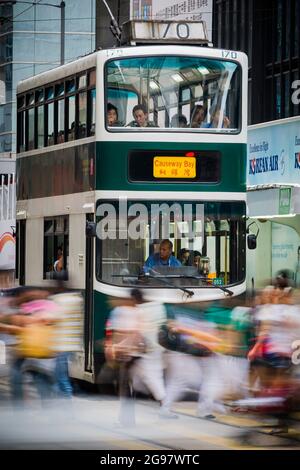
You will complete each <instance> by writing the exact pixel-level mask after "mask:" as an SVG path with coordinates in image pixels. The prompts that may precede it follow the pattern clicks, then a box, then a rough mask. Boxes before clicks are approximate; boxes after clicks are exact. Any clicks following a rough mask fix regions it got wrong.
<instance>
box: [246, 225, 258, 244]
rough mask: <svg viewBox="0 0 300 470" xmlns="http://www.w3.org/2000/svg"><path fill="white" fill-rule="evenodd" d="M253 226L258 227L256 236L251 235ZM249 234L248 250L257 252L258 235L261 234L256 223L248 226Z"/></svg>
mask: <svg viewBox="0 0 300 470" xmlns="http://www.w3.org/2000/svg"><path fill="white" fill-rule="evenodd" d="M251 225H254V226H255V227H256V229H257V232H256V234H254V233H249V231H250V227H251ZM247 233H248V236H247V245H248V248H249V250H255V248H256V246H257V237H258V234H259V227H258V225H257V223H256V222H255V221H253V222H251V224H249V225H248V227H247Z"/></svg>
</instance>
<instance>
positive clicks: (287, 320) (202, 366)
mask: <svg viewBox="0 0 300 470" xmlns="http://www.w3.org/2000/svg"><path fill="white" fill-rule="evenodd" d="M7 293H9V292H6V294H5V295H4V294H3V295H2V296H1V298H0V299H1V304H0V340H1V343H0V345H2V346H3V345H5V348H2V350H1V351H2V352H1V359H2V360H1V361H0V362H1V364H0V373H1V375H2V376H5V375H6V376H8V375H9V385H10V388H9V390H10V397H11V398H12V399H13V400H14V402H15V403H24V401H26V400H28V396H26V390H27V383H28V381H30V383H31V385H33V387H34V388H35V390H36V393H37V395H38V396H40V397H41V398H42V399H48V398H50V397H59V396H60V397H65V398H70V397H71V396H72V384H71V380H70V378H69V366H70V359H71V355H72V354H74V353H82V352H83V327H84V326H83V325H84V320H83V319H84V314H83V299H82V296H81V294H79V293H78V292H73V291H68V290H66V289H64V288H63V287H62V286H58V287H57V288H56V289H54V290H52V291H50V290H47V291H46V290H41V289H32V288H27V289H22V290H17V291H14V295H7ZM109 302H110V314H109V316H108V318H107V322H106V332H105V338H104V340H103V343H102V346H103V352H104V357H105V361H106V362H105V365H104V367H102V369H101V372H100V374H99V377H98V383H99V384H100V388H101V385H103V384H104V383H106V384H107V383H108V382H109V381H110V382H111V383H113V384H114V385H115V388H116V389H117V390H118V391H119V394H120V398H121V399H124V398H126V399H128V398H130V397H133V396H134V394H135V393H136V392H139V393H143V394H147V395H150V396H152V397H153V398H154V399H155V400H156V401H157V402H159V405H160V408H159V409H160V411H159V414H160V416H161V417H162V418H176V417H177V415H176V414H175V413H174V412H173V410H172V405H173V404H174V403H175V402H176V401H178V400H180V399H183V398H184V396H185V395H186V394H187V393H194V392H196V393H197V396H198V402H197V410H198V414H199V416H206V417H211V418H213V417H214V416H215V414H216V413H226V412H227V410H228V409H229V406H228V405H231V409H233V408H232V407H234V406H235V407H236V408H238V405H239V406H240V407H241V408H243V406H244V407H245V408H246V407H247V406H246V405H247V404H248V405H249V403H251V400H250V399H256V398H259V399H260V400H261V399H266V400H267V399H269V398H271V399H272V400H273V402H270V401H269V402H267V401H266V403H265V405H266V406H269V405H270V403H273V404H274V403H276V406H278V404H281V405H283V404H284V406H286V404H287V403H288V404H289V406H293V407H297V406H298V404H297V402H298V401H299V398H300V370H299V367H300V366H299V365H298V362H300V306H299V293H298V291H297V290H293V289H292V288H291V287H290V286H289V283H288V279H287V278H286V277H285V276H284V275H278V276H277V278H276V279H275V281H274V283H273V285H270V286H266V287H265V288H263V289H261V291H260V292H257V293H256V295H249V296H245V297H244V298H243V299H241V298H238V297H237V298H224V300H223V301H218V302H210V303H201V304H200V303H199V304H197V303H194V304H193V303H191V304H176V305H164V304H162V303H160V302H157V301H156V302H153V301H146V300H145V299H144V298H143V294H142V292H141V291H140V290H138V289H134V290H132V292H131V297H130V298H126V299H117V298H114V299H113V298H111V299H109ZM4 356H5V357H4ZM1 371H2V372H1ZM0 379H1V377H0ZM0 390H1V389H0ZM274 399H275V401H274ZM243 400H244V401H243ZM247 400H248V401H247ZM249 400H250V401H249ZM276 400H277V401H276ZM262 403H264V402H262ZM291 403H292V405H291Z"/></svg>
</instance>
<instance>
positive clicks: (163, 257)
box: [143, 238, 181, 273]
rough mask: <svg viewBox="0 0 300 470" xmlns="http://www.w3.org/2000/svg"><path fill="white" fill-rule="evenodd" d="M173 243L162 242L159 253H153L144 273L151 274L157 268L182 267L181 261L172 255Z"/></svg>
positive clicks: (166, 240)
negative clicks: (150, 271) (151, 270)
mask: <svg viewBox="0 0 300 470" xmlns="http://www.w3.org/2000/svg"><path fill="white" fill-rule="evenodd" d="M172 250H173V243H172V242H171V241H170V240H168V239H167V238H166V239H165V240H162V241H161V243H160V245H159V252H158V253H153V254H152V255H150V256H149V257H148V259H147V260H146V262H145V264H144V266H143V271H144V272H145V273H147V272H149V270H150V269H151V268H154V267H155V266H170V267H173V268H176V267H180V266H181V263H180V261H179V260H178V259H177V258H175V256H173V255H172Z"/></svg>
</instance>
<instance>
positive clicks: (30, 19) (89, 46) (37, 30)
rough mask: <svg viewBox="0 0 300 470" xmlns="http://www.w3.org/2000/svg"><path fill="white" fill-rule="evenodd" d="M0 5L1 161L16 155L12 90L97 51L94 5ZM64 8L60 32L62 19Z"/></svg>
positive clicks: (77, 1) (74, 1) (89, 0)
mask: <svg viewBox="0 0 300 470" xmlns="http://www.w3.org/2000/svg"><path fill="white" fill-rule="evenodd" d="M45 3H48V5H43V0H40V1H37V2H35V3H32V4H30V3H29V4H28V2H27V3H23V2H22V1H18V0H17V1H12V2H7V1H4V2H3V1H0V156H1V154H4V153H5V154H10V153H14V152H15V146H16V99H15V96H16V86H17V83H18V82H19V81H20V80H23V79H25V78H28V77H31V76H33V75H36V74H38V73H40V72H43V71H45V70H49V69H51V68H53V67H57V66H58V65H60V63H61V46H62V41H63V43H64V61H65V62H69V61H71V60H73V59H76V58H77V57H79V56H81V55H85V54H87V53H89V52H92V51H93V50H94V49H95V3H96V0H85V1H84V2H82V1H81V0H66V2H60V1H59V0H55V1H54V2H53V5H51V6H49V3H50V2H45ZM63 3H65V7H64V15H65V21H64V33H63V34H62V31H61V20H62V15H63V11H62V10H63V8H62V4H63Z"/></svg>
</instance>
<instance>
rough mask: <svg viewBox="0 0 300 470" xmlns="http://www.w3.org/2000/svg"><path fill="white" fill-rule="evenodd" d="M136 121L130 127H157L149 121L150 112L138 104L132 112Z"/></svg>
mask: <svg viewBox="0 0 300 470" xmlns="http://www.w3.org/2000/svg"><path fill="white" fill-rule="evenodd" d="M132 114H133V117H134V121H131V122H130V123H129V124H128V125H127V126H129V127H156V126H155V124H154V122H151V121H148V110H147V108H146V106H144V105H143V104H137V105H135V106H134V108H133V110H132Z"/></svg>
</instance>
